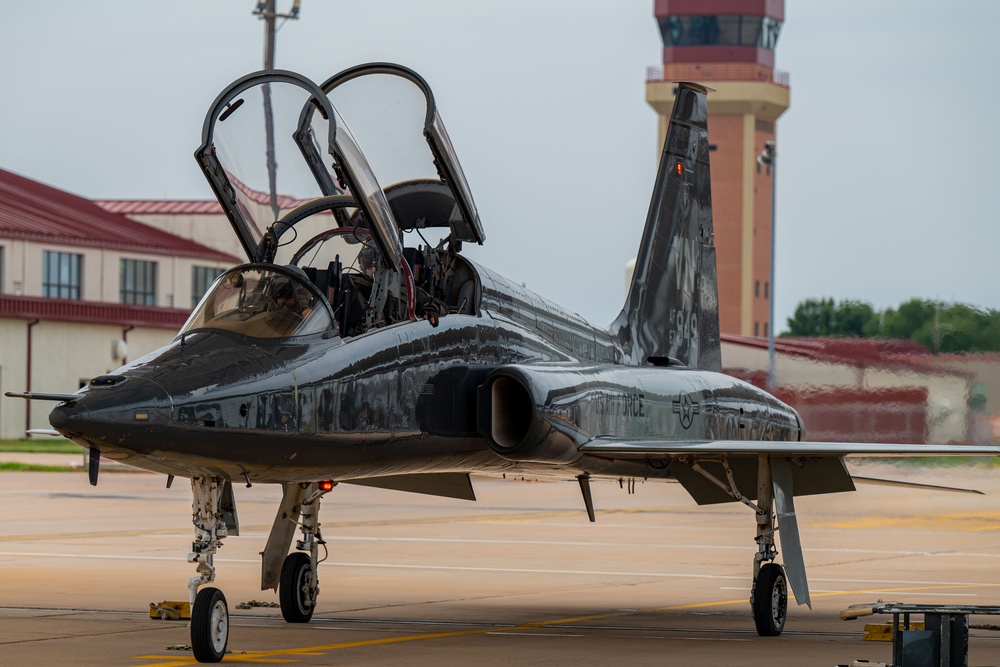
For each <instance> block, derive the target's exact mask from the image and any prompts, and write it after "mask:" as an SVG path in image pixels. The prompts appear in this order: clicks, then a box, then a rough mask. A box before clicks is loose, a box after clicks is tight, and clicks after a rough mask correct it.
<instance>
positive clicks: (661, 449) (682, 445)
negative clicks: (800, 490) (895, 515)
mask: <svg viewBox="0 0 1000 667" xmlns="http://www.w3.org/2000/svg"><path fill="white" fill-rule="evenodd" d="M580 451H581V452H586V453H588V454H592V455H594V456H602V457H614V458H638V459H643V458H660V457H665V456H667V457H676V456H695V457H698V456H706V455H713V454H730V455H756V454H772V455H777V456H784V457H796V456H807V457H815V456H911V457H913V456H1000V446H996V445H920V444H895V443H891V444H884V443H875V442H785V441H774V440H758V441H747V440H617V439H613V438H595V439H593V440H591V441H590V442H587V443H585V444H583V445H581V446H580Z"/></svg>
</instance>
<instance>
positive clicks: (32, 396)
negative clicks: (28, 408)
mask: <svg viewBox="0 0 1000 667" xmlns="http://www.w3.org/2000/svg"><path fill="white" fill-rule="evenodd" d="M4 396H9V397H10V398H26V399H28V400H29V401H60V402H62V403H68V402H69V401H75V400H77V399H78V398H80V396H79V395H78V394H46V393H44V392H40V391H25V392H21V393H16V392H13V391H8V392H6V393H5V394H4Z"/></svg>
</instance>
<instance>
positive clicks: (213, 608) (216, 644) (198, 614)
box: [191, 588, 229, 662]
mask: <svg viewBox="0 0 1000 667" xmlns="http://www.w3.org/2000/svg"><path fill="white" fill-rule="evenodd" d="M227 644H229V607H228V605H226V596H225V595H223V594H222V591H220V590H219V589H218V588H203V589H201V590H200V591H198V596H197V597H196V598H195V599H194V609H192V610H191V648H193V649H194V657H195V659H196V660H197V661H198V662H221V661H222V657H223V656H224V655H226V645H227Z"/></svg>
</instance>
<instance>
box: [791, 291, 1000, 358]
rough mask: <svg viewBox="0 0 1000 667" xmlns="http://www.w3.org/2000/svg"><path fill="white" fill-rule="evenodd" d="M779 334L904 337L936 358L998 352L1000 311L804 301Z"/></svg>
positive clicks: (915, 302) (917, 303)
mask: <svg viewBox="0 0 1000 667" xmlns="http://www.w3.org/2000/svg"><path fill="white" fill-rule="evenodd" d="M781 335H782V336H832V337H839V338H907V339H909V340H912V341H914V342H916V343H919V344H921V345H923V346H925V347H926V348H927V349H929V350H930V351H931V352H934V353H935V354H936V353H941V352H948V353H956V352H995V351H1000V311H997V310H983V309H981V308H976V307H974V306H970V305H967V304H963V303H942V302H939V301H931V300H929V299H910V300H909V301H907V302H906V303H903V304H901V305H900V306H899V307H898V308H886V309H885V310H875V309H874V308H873V307H872V305H871V304H869V303H865V302H863V301H853V300H849V299H848V300H844V301H839V302H834V300H833V299H807V300H806V301H803V302H802V303H800V304H799V305H798V307H797V308H796V309H795V314H794V315H793V316H792V317H790V318H788V331H786V332H783V333H782V334H781Z"/></svg>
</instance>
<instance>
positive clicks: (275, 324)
mask: <svg viewBox="0 0 1000 667" xmlns="http://www.w3.org/2000/svg"><path fill="white" fill-rule="evenodd" d="M332 328H333V319H332V317H331V315H330V311H329V308H328V307H327V305H326V303H325V302H324V301H323V300H322V299H320V298H319V296H318V295H317V294H316V292H315V290H314V289H313V288H310V287H309V286H308V285H307V284H306V282H305V280H304V278H303V277H300V276H298V275H297V274H296V273H294V272H285V271H278V270H274V269H268V268H263V267H246V266H244V267H237V268H235V269H232V270H230V271H228V272H226V273H224V274H223V275H222V276H221V277H220V278H219V279H218V280H217V281H216V282H215V284H214V285H213V286H212V288H211V289H210V290H209V291H208V293H207V294H206V295H205V296H204V298H202V300H201V303H199V304H198V307H197V308H195V310H194V312H193V313H191V317H190V318H188V321H187V323H185V324H184V327H183V328H182V329H181V333H185V332H187V331H193V330H195V329H221V330H224V331H232V332H234V333H238V334H242V335H244V336H251V337H253V338H286V337H288V336H305V335H308V334H315V333H320V332H323V331H328V330H330V329H332Z"/></svg>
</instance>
